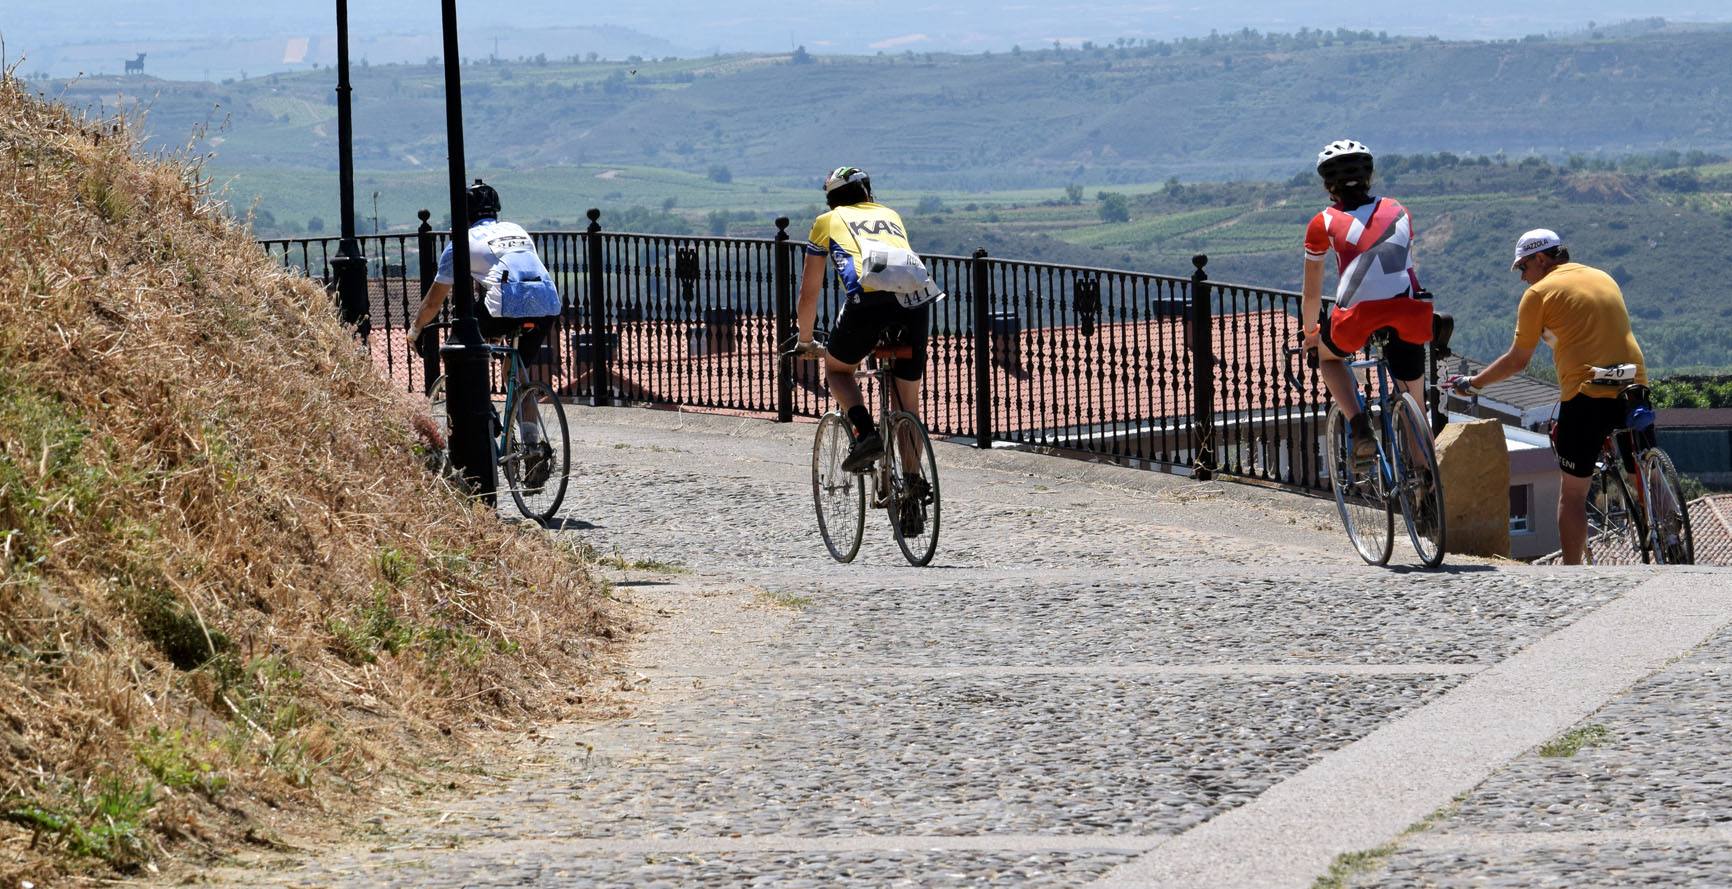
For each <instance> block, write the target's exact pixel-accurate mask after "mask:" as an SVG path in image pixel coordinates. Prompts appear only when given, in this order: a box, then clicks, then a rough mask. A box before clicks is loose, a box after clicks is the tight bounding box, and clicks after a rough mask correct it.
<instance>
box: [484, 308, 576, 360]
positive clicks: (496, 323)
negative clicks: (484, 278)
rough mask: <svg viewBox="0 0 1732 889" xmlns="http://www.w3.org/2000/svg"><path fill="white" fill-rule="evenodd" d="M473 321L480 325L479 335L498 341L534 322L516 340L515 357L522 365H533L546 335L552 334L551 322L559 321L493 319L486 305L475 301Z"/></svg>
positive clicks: (546, 318)
mask: <svg viewBox="0 0 1732 889" xmlns="http://www.w3.org/2000/svg"><path fill="white" fill-rule="evenodd" d="M475 320H476V321H478V322H480V324H481V335H482V336H483V337H485V338H487V339H490V340H492V339H498V338H500V337H506V336H511V335H512V334H514V333H516V332H517V330H518V328H520V327H522V326H523V325H524V323H525V322H534V324H535V326H534V327H532V328H530V329H529V330H526V331H524V333H523V335H522V336H521V337H518V339H517V357H519V358H522V359H523V363H524V364H534V363H535V359H536V356H537V355H539V354H540V352H541V344H542V343H544V342H546V341H547V335H548V334H549V333H551V332H553V322H555V321H558V320H559V316H558V315H548V316H547V317H545V318H495V317H494V316H493V315H492V314H490V313H489V312H488V311H487V304H486V303H484V302H482V301H481V300H479V299H477V300H476V301H475Z"/></svg>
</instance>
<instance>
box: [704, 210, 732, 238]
mask: <svg viewBox="0 0 1732 889" xmlns="http://www.w3.org/2000/svg"><path fill="white" fill-rule="evenodd" d="M704 218H705V220H707V221H708V222H709V224H710V234H712V235H716V236H717V237H720V236H722V235H725V234H727V233H728V211H726V210H711V211H710V215H708V216H706V217H704Z"/></svg>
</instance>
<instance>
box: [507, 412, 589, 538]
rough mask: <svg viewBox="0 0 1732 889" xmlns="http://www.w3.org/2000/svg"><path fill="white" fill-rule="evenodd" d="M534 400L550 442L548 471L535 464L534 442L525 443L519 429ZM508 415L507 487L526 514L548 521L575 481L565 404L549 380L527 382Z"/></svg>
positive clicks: (545, 441) (543, 438)
mask: <svg viewBox="0 0 1732 889" xmlns="http://www.w3.org/2000/svg"><path fill="white" fill-rule="evenodd" d="M530 404H532V405H534V406H535V409H536V413H537V416H538V417H539V418H540V426H541V443H542V444H546V445H547V450H546V454H547V461H548V463H547V472H546V474H545V475H542V474H541V473H540V472H539V471H538V470H539V467H536V466H534V465H533V464H534V459H533V458H534V453H533V452H534V450H535V449H534V446H532V445H526V444H524V442H523V440H522V433H521V432H520V431H519V430H520V428H521V427H522V425H523V423H522V422H521V421H520V420H519V415H520V414H521V412H522V410H523V406H524V405H530ZM505 416H506V417H507V418H508V420H507V421H506V422H505V448H504V450H503V451H502V452H500V454H499V457H498V460H499V468H500V469H501V470H502V472H503V474H504V476H505V484H506V487H507V488H508V489H509V490H510V491H511V499H512V500H513V501H515V502H516V503H517V511H518V512H521V513H523V516H524V517H525V518H529V519H534V520H535V521H537V522H546V521H548V520H549V519H552V518H553V516H554V514H555V513H557V512H558V511H559V507H560V504H561V503H563V502H564V501H565V489H566V486H567V485H569V484H570V483H571V432H570V430H569V429H567V428H566V425H565V406H564V405H563V404H561V403H560V401H559V396H558V395H556V394H554V391H553V389H551V388H549V387H548V386H547V385H546V384H544V383H525V384H523V385H522V386H519V387H518V389H517V394H516V396H515V397H513V398H512V399H511V402H510V403H509V404H507V405H506V413H505ZM537 476H539V477H537Z"/></svg>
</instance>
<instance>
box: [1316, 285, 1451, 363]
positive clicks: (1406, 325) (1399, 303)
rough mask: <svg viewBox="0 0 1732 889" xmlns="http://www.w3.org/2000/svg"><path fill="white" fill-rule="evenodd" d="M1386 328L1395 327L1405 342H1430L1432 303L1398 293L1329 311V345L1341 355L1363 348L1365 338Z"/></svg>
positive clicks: (1415, 343)
mask: <svg viewBox="0 0 1732 889" xmlns="http://www.w3.org/2000/svg"><path fill="white" fill-rule="evenodd" d="M1385 327H1392V328H1394V329H1395V335H1396V337H1397V338H1399V339H1400V340H1401V341H1402V342H1405V343H1410V344H1412V345H1415V346H1419V345H1424V344H1426V343H1429V342H1431V302H1430V301H1429V300H1423V299H1414V298H1413V297H1411V296H1398V297H1395V298H1393V299H1379V300H1373V301H1372V302H1365V303H1359V304H1357V305H1353V306H1348V307H1347V308H1345V309H1335V310H1333V311H1331V312H1330V313H1329V340H1330V345H1331V346H1332V347H1333V348H1334V349H1335V351H1336V352H1337V353H1338V354H1341V355H1350V354H1352V353H1354V352H1358V351H1359V350H1361V349H1364V348H1365V341H1366V340H1368V339H1370V338H1371V335H1372V334H1374V333H1376V332H1377V331H1379V330H1381V329H1383V328H1385Z"/></svg>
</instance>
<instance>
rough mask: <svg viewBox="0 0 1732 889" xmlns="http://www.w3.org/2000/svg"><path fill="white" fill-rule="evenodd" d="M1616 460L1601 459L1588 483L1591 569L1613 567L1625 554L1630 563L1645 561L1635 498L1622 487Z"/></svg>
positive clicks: (1587, 556) (1588, 556)
mask: <svg viewBox="0 0 1732 889" xmlns="http://www.w3.org/2000/svg"><path fill="white" fill-rule="evenodd" d="M1616 459H1617V458H1616V457H1611V456H1605V455H1602V457H1601V460H1600V465H1599V466H1598V467H1597V468H1596V469H1595V470H1594V477H1593V480H1592V481H1590V482H1589V483H1588V504H1587V505H1588V548H1587V552H1586V553H1585V554H1584V555H1585V556H1586V561H1587V563H1588V564H1590V565H1615V564H1618V563H1619V561H1620V559H1619V558H1618V555H1620V554H1623V553H1624V551H1625V550H1626V549H1627V550H1628V557H1629V558H1630V559H1631V560H1635V559H1641V561H1644V562H1645V561H1647V554H1646V553H1645V552H1644V550H1643V546H1642V533H1641V531H1640V530H1639V529H1638V528H1637V526H1636V525H1637V523H1636V510H1635V503H1636V500H1635V498H1634V497H1631V496H1630V487H1629V485H1627V484H1625V483H1624V474H1623V473H1621V472H1619V471H1618V470H1617V468H1616V467H1615V465H1614V464H1613V463H1612V461H1613V460H1616Z"/></svg>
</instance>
